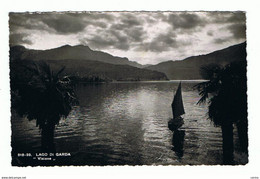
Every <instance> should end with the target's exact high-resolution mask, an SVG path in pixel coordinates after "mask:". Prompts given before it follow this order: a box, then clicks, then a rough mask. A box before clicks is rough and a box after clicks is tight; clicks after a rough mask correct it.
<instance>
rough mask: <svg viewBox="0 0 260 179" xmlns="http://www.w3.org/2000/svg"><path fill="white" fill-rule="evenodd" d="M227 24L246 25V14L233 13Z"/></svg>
mask: <svg viewBox="0 0 260 179" xmlns="http://www.w3.org/2000/svg"><path fill="white" fill-rule="evenodd" d="M227 22H231V23H245V22H246V14H245V13H244V12H234V13H231V15H230V17H229V18H227Z"/></svg>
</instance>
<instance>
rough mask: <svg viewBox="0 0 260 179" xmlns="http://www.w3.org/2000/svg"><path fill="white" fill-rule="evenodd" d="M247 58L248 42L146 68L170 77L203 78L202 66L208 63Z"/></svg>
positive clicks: (183, 78)
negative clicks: (201, 73)
mask: <svg viewBox="0 0 260 179" xmlns="http://www.w3.org/2000/svg"><path fill="white" fill-rule="evenodd" d="M242 60H246V42H244V43H241V44H237V45H233V46H230V47H228V48H225V49H222V50H218V51H215V52H212V53H209V54H206V55H199V56H192V57H188V58H186V59H184V60H180V61H166V62H162V63H159V64H157V65H151V66H148V67H146V68H145V69H150V70H155V71H159V72H163V73H165V74H166V75H167V77H168V78H169V79H176V80H177V79H178V80H190V79H203V78H202V76H201V75H200V67H201V66H204V65H207V64H212V63H215V64H220V65H226V64H228V63H230V62H233V61H242Z"/></svg>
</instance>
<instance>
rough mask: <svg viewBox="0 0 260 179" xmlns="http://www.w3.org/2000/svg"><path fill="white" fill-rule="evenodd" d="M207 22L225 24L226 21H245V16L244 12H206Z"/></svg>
mask: <svg viewBox="0 0 260 179" xmlns="http://www.w3.org/2000/svg"><path fill="white" fill-rule="evenodd" d="M206 14H207V16H208V17H209V21H208V22H209V23H217V24H226V23H245V22H246V16H245V13H244V12H241V11H238V12H222V11H216V12H207V13H206Z"/></svg>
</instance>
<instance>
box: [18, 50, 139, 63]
mask: <svg viewBox="0 0 260 179" xmlns="http://www.w3.org/2000/svg"><path fill="white" fill-rule="evenodd" d="M13 48H16V49H18V48H19V50H22V51H23V54H22V55H21V59H27V60H37V61H38V60H67V59H73V60H93V61H99V62H105V63H111V64H116V65H130V66H134V67H139V68H141V67H142V65H141V64H139V63H137V62H133V61H129V60H128V59H127V58H126V57H124V58H122V57H116V56H113V55H110V54H108V53H105V52H102V51H94V50H91V49H90V48H89V47H88V46H84V45H76V46H70V45H64V46H61V47H58V48H53V49H49V50H32V49H25V48H24V47H22V46H15V47H13Z"/></svg>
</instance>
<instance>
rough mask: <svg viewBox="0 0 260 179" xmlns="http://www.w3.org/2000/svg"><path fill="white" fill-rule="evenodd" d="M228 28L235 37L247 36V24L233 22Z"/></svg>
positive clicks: (242, 37)
mask: <svg viewBox="0 0 260 179" xmlns="http://www.w3.org/2000/svg"><path fill="white" fill-rule="evenodd" d="M227 29H228V30H229V31H230V32H231V33H232V34H233V37H234V38H235V39H245V38H246V26H245V24H232V25H230V26H228V27H227Z"/></svg>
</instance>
